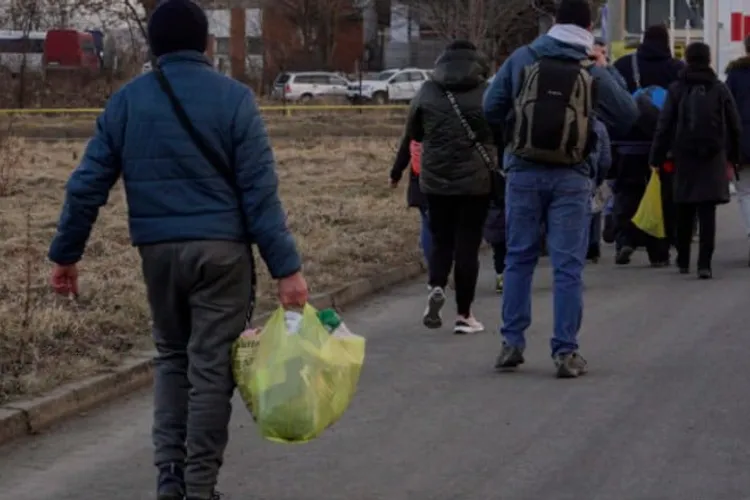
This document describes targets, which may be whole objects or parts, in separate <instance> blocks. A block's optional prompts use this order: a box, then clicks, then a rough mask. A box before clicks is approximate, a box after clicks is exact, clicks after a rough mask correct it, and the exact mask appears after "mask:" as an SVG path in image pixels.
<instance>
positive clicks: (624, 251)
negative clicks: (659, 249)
mask: <svg viewBox="0 0 750 500" xmlns="http://www.w3.org/2000/svg"><path fill="white" fill-rule="evenodd" d="M633 252H635V249H634V248H633V247H628V246H625V247H622V248H621V249H620V250H619V251H618V252H617V257H615V264H617V265H618V266H625V265H628V264H630V258H631V257H632V256H633Z"/></svg>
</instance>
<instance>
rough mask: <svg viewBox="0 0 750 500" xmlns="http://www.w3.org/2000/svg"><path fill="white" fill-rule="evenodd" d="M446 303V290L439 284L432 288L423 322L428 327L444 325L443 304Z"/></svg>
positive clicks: (432, 328)
mask: <svg viewBox="0 0 750 500" xmlns="http://www.w3.org/2000/svg"><path fill="white" fill-rule="evenodd" d="M444 305H445V292H444V291H443V289H442V288H440V287H439V286H436V287H434V288H433V289H432V290H430V294H429V295H428V296H427V308H425V310H424V316H422V323H423V324H424V326H426V327H427V328H429V329H431V330H434V329H435V328H440V327H441V326H443V314H442V310H443V306H444Z"/></svg>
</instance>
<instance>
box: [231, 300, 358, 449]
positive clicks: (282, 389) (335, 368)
mask: <svg viewBox="0 0 750 500" xmlns="http://www.w3.org/2000/svg"><path fill="white" fill-rule="evenodd" d="M341 327H344V325H343V324H342V325H341ZM341 327H340V329H341ZM342 331H343V333H342V332H339V329H337V330H336V331H334V332H333V334H331V333H329V332H328V331H327V330H326V329H325V327H324V326H323V324H322V323H321V322H320V320H319V319H318V316H317V311H316V310H315V309H314V308H313V307H312V306H310V305H306V306H305V308H304V310H303V312H302V319H301V321H300V323H299V329H298V331H296V332H289V331H288V330H287V326H286V324H285V320H284V310H283V309H278V310H277V311H276V312H275V313H274V314H273V315H272V316H271V318H270V319H269V320H268V323H266V325H265V326H264V327H263V331H262V332H261V333H260V336H259V342H258V345H257V348H256V349H255V352H254V359H253V360H252V362H251V363H250V367H249V370H248V371H247V377H246V376H245V372H244V370H243V374H241V375H240V376H239V377H237V375H236V374H235V378H236V380H237V383H238V386H240V385H245V387H244V388H241V389H240V394H241V395H242V397H243V399H244V400H245V402H246V403H248V409H250V410H251V411H252V412H253V415H254V418H255V420H256V422H257V423H258V427H259V429H260V432H261V434H262V435H263V437H265V438H266V439H269V440H271V441H276V442H283V443H304V442H307V441H310V440H312V439H314V438H315V437H317V436H319V435H320V434H321V433H322V432H323V431H324V430H325V429H326V428H328V427H329V426H331V425H332V424H333V423H335V422H336V421H337V420H338V419H339V418H340V417H341V416H342V415H343V414H344V412H345V411H346V409H347V407H348V406H349V403H350V402H351V400H352V397H353V396H354V393H355V392H356V389H357V383H358V381H359V374H360V371H361V369H362V363H363V362H364V357H365V339H364V338H363V337H360V336H357V335H353V334H351V333H350V332H348V330H345V327H344V328H343V330H342ZM248 395H249V396H250V399H249V400H248V399H245V398H246V397H247V396H248Z"/></svg>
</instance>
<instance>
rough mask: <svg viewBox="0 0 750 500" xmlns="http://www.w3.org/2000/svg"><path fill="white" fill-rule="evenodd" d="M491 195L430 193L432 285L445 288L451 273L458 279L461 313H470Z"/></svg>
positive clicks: (465, 314)
mask: <svg viewBox="0 0 750 500" xmlns="http://www.w3.org/2000/svg"><path fill="white" fill-rule="evenodd" d="M489 202H490V199H489V196H468V195H459V196H441V195H432V194H428V195H427V211H428V212H429V214H430V232H431V233H432V254H431V256H430V286H437V287H441V288H445V286H446V285H447V284H448V275H450V272H451V268H452V267H453V266H454V263H455V271H454V273H453V276H454V280H455V282H456V306H457V309H458V314H459V315H461V316H468V315H469V314H471V304H472V303H473V302H474V293H475V291H476V287H477V277H478V276H479V245H480V244H481V243H482V228H483V227H484V221H485V219H486V218H487V210H488V209H489Z"/></svg>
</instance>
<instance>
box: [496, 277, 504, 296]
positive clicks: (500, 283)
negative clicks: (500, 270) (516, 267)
mask: <svg viewBox="0 0 750 500" xmlns="http://www.w3.org/2000/svg"><path fill="white" fill-rule="evenodd" d="M504 287H505V278H503V275H502V274H498V275H497V278H496V279H495V293H503V288H504Z"/></svg>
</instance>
